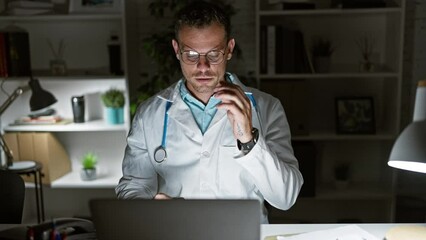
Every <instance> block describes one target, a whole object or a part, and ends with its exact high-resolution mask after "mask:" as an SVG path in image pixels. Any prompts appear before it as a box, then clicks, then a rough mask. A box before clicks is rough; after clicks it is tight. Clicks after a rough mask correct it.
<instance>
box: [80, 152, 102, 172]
mask: <svg viewBox="0 0 426 240" xmlns="http://www.w3.org/2000/svg"><path fill="white" fill-rule="evenodd" d="M97 163H98V156H97V155H96V154H94V153H92V152H88V153H86V154H84V156H83V159H82V161H81V164H82V165H83V168H84V169H94V168H96V164H97Z"/></svg>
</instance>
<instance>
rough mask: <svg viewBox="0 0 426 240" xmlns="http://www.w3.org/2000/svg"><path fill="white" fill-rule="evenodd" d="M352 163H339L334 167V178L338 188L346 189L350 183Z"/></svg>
mask: <svg viewBox="0 0 426 240" xmlns="http://www.w3.org/2000/svg"><path fill="white" fill-rule="evenodd" d="M349 173H350V165H349V164H348V163H340V164H337V165H336V167H335V168H334V178H335V181H336V182H335V184H336V188H337V189H345V188H346V187H347V186H348V184H349Z"/></svg>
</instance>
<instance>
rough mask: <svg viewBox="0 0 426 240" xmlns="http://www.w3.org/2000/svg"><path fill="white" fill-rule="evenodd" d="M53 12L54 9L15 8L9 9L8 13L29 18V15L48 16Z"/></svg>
mask: <svg viewBox="0 0 426 240" xmlns="http://www.w3.org/2000/svg"><path fill="white" fill-rule="evenodd" d="M52 11H53V9H44V8H20V7H14V8H9V9H8V10H7V13H8V14H9V15H15V16H29V15H40V14H48V13H51V12H52Z"/></svg>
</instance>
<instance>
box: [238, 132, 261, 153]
mask: <svg viewBox="0 0 426 240" xmlns="http://www.w3.org/2000/svg"><path fill="white" fill-rule="evenodd" d="M251 133H252V136H253V138H252V139H251V140H250V141H248V142H246V143H242V142H240V140H238V139H237V147H238V149H239V150H240V151H242V152H243V153H244V154H247V153H249V152H250V151H251V150H252V149H253V148H254V146H255V145H256V143H257V140H258V139H259V130H257V128H253V129H252V131H251Z"/></svg>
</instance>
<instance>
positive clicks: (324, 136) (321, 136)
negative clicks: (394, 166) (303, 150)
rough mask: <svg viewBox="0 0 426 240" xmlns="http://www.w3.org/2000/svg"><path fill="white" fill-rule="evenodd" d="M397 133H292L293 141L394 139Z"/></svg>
mask: <svg viewBox="0 0 426 240" xmlns="http://www.w3.org/2000/svg"><path fill="white" fill-rule="evenodd" d="M396 137H397V135H394V134H386V133H379V134H353V135H350V134H336V133H327V132H314V133H311V134H309V135H292V140H293V141H344V140H347V141H354V140H356V141H377V140H384V141H394V140H395V139H396Z"/></svg>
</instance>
